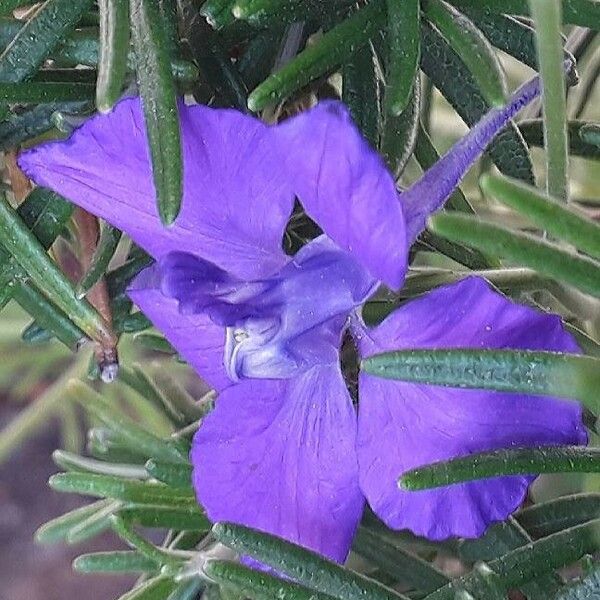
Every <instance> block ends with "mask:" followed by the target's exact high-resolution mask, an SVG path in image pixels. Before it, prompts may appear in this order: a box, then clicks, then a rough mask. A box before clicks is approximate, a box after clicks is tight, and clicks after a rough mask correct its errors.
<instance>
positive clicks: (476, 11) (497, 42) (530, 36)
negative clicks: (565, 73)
mask: <svg viewBox="0 0 600 600" xmlns="http://www.w3.org/2000/svg"><path fill="white" fill-rule="evenodd" d="M463 9H464V12H465V14H466V15H467V16H468V17H469V18H470V19H471V20H472V21H473V22H474V23H475V25H476V26H477V27H478V28H479V29H480V30H481V31H482V33H483V34H484V35H485V37H486V38H487V39H488V40H489V41H490V42H491V43H492V44H493V45H494V46H496V48H499V49H500V50H502V51H504V52H506V53H507V54H509V55H510V56H513V57H514V58H516V59H517V60H519V61H521V62H522V63H524V64H526V65H527V66H529V67H531V68H532V69H534V70H536V71H537V70H538V69H539V66H538V57H537V49H536V41H535V29H534V28H533V27H531V26H530V25H527V24H526V23H524V22H523V21H519V20H518V19H515V18H514V17H510V16H507V15H502V14H495V13H492V12H490V11H486V10H482V9H480V8H475V7H472V8H471V7H463ZM563 57H564V59H565V60H571V61H572V62H573V64H575V59H574V58H573V55H572V54H571V53H570V52H568V51H567V50H563ZM569 75H571V74H569ZM575 83H576V82H575V81H571V80H569V84H570V85H573V84H575ZM520 126H521V123H519V127H520Z"/></svg>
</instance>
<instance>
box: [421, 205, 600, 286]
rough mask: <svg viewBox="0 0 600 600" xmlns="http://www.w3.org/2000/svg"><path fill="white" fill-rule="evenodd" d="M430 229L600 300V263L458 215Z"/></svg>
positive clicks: (442, 217) (437, 219) (443, 217)
mask: <svg viewBox="0 0 600 600" xmlns="http://www.w3.org/2000/svg"><path fill="white" fill-rule="evenodd" d="M429 223H430V224H429V226H430V228H431V230H432V231H433V232H434V233H437V234H439V235H441V236H443V237H445V238H448V239H449V240H451V241H454V242H460V243H463V244H466V245H468V246H471V247H473V248H477V249H478V250H481V251H482V252H484V253H486V254H490V255H491V256H497V257H498V258H501V259H506V260H510V261H511V262H514V263H517V264H520V265H523V266H526V267H530V268H532V269H534V270H536V271H538V272H539V273H540V274H542V275H546V276H548V277H551V278H552V279H555V280H556V281H559V282H562V283H566V284H570V285H572V286H574V287H576V288H578V289H580V290H581V291H583V292H586V293H588V294H591V295H593V296H596V297H600V263H598V262H596V261H594V260H592V259H591V258H587V257H585V256H581V255H577V254H574V253H573V252H570V251H568V250H566V249H564V248H561V247H559V246H557V245H555V244H551V243H549V242H547V241H545V240H542V239H541V238H539V237H534V236H532V235H529V234H526V233H521V232H518V231H513V230H510V229H507V228H505V227H502V226H500V225H495V224H493V223H488V222H484V221H481V220H479V219H475V218H471V217H465V216H462V215H457V214H438V215H435V216H434V217H432V218H431V219H430V222H429Z"/></svg>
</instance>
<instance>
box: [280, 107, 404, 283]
mask: <svg viewBox="0 0 600 600" xmlns="http://www.w3.org/2000/svg"><path fill="white" fill-rule="evenodd" d="M274 130H275V132H276V135H277V137H278V139H279V143H280V144H281V153H282V156H283V157H284V161H285V165H286V168H287V171H288V178H289V181H290V184H291V185H292V186H293V189H294V191H295V192H296V193H297V194H298V196H299V198H300V201H301V202H302V205H303V206H304V209H305V210H306V213H307V214H308V215H309V216H310V217H311V218H312V219H314V220H315V221H316V222H317V223H318V224H319V225H320V227H321V228H322V229H323V231H324V232H325V233H326V234H327V235H328V236H329V237H330V238H331V239H332V240H334V241H335V242H336V243H337V244H338V245H339V246H340V247H341V248H342V249H344V250H346V251H348V252H350V253H351V254H352V255H353V256H354V257H355V258H356V259H357V260H359V261H360V262H361V263H362V264H363V265H364V266H365V267H366V268H367V269H368V270H369V271H370V272H371V274H372V275H373V276H374V277H376V278H377V279H379V280H381V281H384V282H385V283H386V284H388V285H389V286H391V287H393V288H398V287H400V285H401V284H402V281H403V279H404V274H405V272H406V267H407V257H408V244H407V238H406V231H405V220H404V215H403V213H402V207H401V205H400V202H399V200H398V193H397V191H396V186H395V184H394V179H393V177H392V175H391V174H390V173H389V171H388V170H387V168H386V167H385V164H384V163H383V160H382V159H381V157H380V156H379V155H378V154H377V152H375V151H374V150H373V149H372V148H371V147H370V146H369V144H368V143H367V141H366V140H365V139H364V138H363V137H362V135H361V134H360V132H359V131H358V129H357V128H356V126H355V125H354V123H353V122H352V119H351V118H350V115H349V113H348V110H347V109H346V108H345V107H344V105H343V104H342V103H340V102H336V101H324V102H320V103H319V104H317V106H315V107H314V108H312V109H310V110H308V111H306V112H303V113H300V114H299V115H297V116H295V117H293V118H291V119H288V120H287V121H284V122H283V123H281V124H280V125H278V126H277V127H275V128H274Z"/></svg>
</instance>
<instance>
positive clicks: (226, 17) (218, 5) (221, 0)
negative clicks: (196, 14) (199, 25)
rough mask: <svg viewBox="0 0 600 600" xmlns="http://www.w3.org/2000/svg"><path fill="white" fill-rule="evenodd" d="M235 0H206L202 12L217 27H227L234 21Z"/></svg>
mask: <svg viewBox="0 0 600 600" xmlns="http://www.w3.org/2000/svg"><path fill="white" fill-rule="evenodd" d="M234 4H235V0H206V2H205V3H204V4H203V5H202V8H201V10H200V14H201V15H202V16H203V17H206V20H207V21H208V22H209V23H210V24H211V25H212V26H213V27H216V28H220V27H225V26H226V25H229V24H231V23H232V22H233V20H234V17H233V12H232V9H233V5H234Z"/></svg>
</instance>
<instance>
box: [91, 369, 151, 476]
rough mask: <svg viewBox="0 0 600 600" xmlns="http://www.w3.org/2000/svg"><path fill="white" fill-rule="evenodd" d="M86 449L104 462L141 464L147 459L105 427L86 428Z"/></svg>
mask: <svg viewBox="0 0 600 600" xmlns="http://www.w3.org/2000/svg"><path fill="white" fill-rule="evenodd" d="M119 370H120V369H119ZM87 450H88V452H89V453H90V454H91V455H92V456H93V457H95V458H98V459H100V460H103V461H106V462H127V463H132V464H140V465H143V464H144V463H145V462H146V461H147V460H148V457H147V456H145V455H144V453H142V452H137V448H134V447H133V446H132V445H131V444H130V443H128V442H127V441H126V440H123V438H121V437H120V436H119V435H118V434H117V433H115V432H114V431H113V430H111V429H108V428H107V427H92V428H91V429H89V430H88V434H87Z"/></svg>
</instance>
